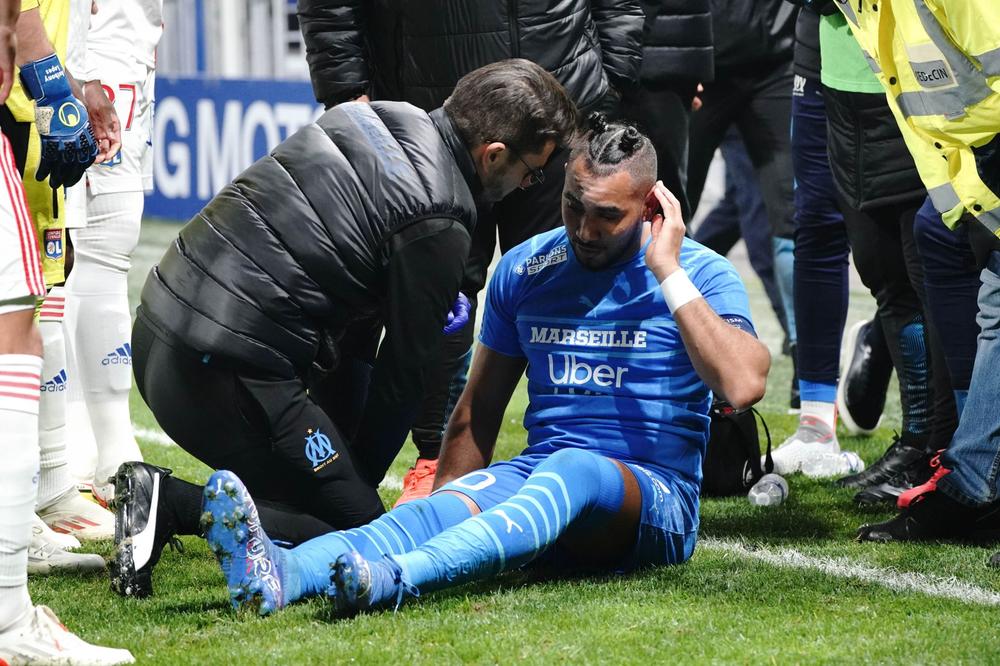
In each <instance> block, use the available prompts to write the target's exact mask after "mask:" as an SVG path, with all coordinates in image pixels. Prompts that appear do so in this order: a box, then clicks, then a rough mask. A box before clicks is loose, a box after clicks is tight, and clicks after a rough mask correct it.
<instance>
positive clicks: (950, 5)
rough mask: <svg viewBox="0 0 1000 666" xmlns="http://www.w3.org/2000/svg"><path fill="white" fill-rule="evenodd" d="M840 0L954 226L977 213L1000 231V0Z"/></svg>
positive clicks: (934, 194) (928, 182) (932, 191)
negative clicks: (988, 160)
mask: <svg viewBox="0 0 1000 666" xmlns="http://www.w3.org/2000/svg"><path fill="white" fill-rule="evenodd" d="M836 4H837V6H838V7H839V8H840V11H841V12H843V14H844V16H845V17H847V20H848V22H849V23H850V25H851V29H852V31H853V32H854V36H855V37H856V38H857V40H858V42H859V43H860V44H861V47H862V49H863V50H864V51H865V54H866V55H867V56H868V59H869V64H871V66H872V69H873V70H874V71H875V73H876V75H877V76H878V78H879V81H880V82H881V83H882V86H883V87H884V88H885V90H886V97H887V98H888V100H889V106H890V108H891V109H892V112H893V114H894V115H895V116H896V120H897V122H898V123H899V127H900V130H901V131H902V133H903V138H904V139H905V140H906V144H907V146H908V147H909V149H910V152H911V153H913V159H914V162H915V163H916V165H917V170H918V171H919V172H920V177H921V179H922V180H923V181H924V185H926V187H927V192H928V194H929V195H930V197H931V200H932V201H933V202H934V207H935V208H937V210H938V211H939V212H940V213H941V216H942V218H943V219H944V221H945V223H946V224H948V226H954V225H955V224H957V223H958V221H959V219H960V218H961V217H962V215H963V214H965V213H966V212H968V213H971V214H972V215H973V216H974V217H975V218H977V219H978V220H979V221H980V222H982V223H983V224H984V225H986V226H987V227H988V228H989V229H990V230H991V231H993V233H995V234H997V235H1000V137H998V136H997V135H998V133H1000V0H836ZM991 142H993V144H992V146H990V145H989V144H991ZM991 148H992V150H993V151H995V152H994V154H995V155H996V157H995V161H993V162H992V163H991V164H985V160H984V157H985V155H986V154H987V153H988V152H989V151H990V149H991ZM977 157H978V158H979V159H978V161H977Z"/></svg>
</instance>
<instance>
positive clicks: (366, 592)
mask: <svg viewBox="0 0 1000 666" xmlns="http://www.w3.org/2000/svg"><path fill="white" fill-rule="evenodd" d="M326 594H327V596H328V597H329V598H331V599H332V600H333V603H334V606H335V608H336V612H337V614H338V615H340V616H343V617H349V616H352V615H356V614H357V613H359V612H361V611H366V610H372V609H376V608H386V607H389V606H392V607H393V609H398V608H399V606H400V604H402V603H403V599H404V597H406V596H412V597H417V596H420V592H419V591H418V590H417V588H415V587H414V586H412V585H410V584H409V583H407V582H405V581H404V580H403V570H402V569H401V568H400V566H399V565H398V564H397V563H396V561H395V560H394V559H392V557H391V556H389V555H386V556H385V557H383V558H382V559H381V560H378V561H370V560H366V559H365V558H364V557H363V556H362V555H361V553H359V552H357V551H356V550H352V551H348V552H346V553H344V554H343V555H341V556H340V557H338V558H337V561H336V562H334V563H333V564H331V565H330V587H329V588H328V589H327V592H326Z"/></svg>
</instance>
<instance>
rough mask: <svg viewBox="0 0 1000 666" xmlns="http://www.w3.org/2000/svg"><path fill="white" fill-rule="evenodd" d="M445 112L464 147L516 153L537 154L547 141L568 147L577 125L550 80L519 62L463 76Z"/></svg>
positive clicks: (538, 69) (563, 95)
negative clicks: (499, 147) (497, 145)
mask: <svg viewBox="0 0 1000 666" xmlns="http://www.w3.org/2000/svg"><path fill="white" fill-rule="evenodd" d="M444 110H445V112H446V113H447V114H448V116H449V117H450V118H451V120H452V122H453V123H455V127H456V128H458V133H459V134H460V135H461V137H462V140H463V141H465V144H466V145H467V146H469V147H474V146H478V145H480V144H483V143H487V142H490V141H501V142H503V143H506V144H508V145H509V146H511V147H512V148H513V149H514V150H515V151H517V152H518V153H520V154H525V153H538V152H541V151H542V150H543V149H544V148H545V144H546V143H547V142H548V141H554V142H555V143H556V145H557V146H565V145H568V144H569V142H570V140H571V139H572V137H573V134H574V132H575V131H576V127H577V123H578V119H577V111H576V106H575V105H574V104H573V101H572V100H571V99H570V98H569V96H568V95H567V94H566V91H565V90H564V89H563V87H562V86H561V85H560V84H559V82H558V81H556V79H555V77H554V76H552V75H551V74H549V73H548V72H546V71H545V70H544V69H542V68H541V67H539V66H538V65H536V64H535V63H533V62H530V61H528V60H523V59H521V58H515V59H511V60H501V61H500V62H495V63H492V64H490V65H486V66H485V67H480V68H479V69H477V70H474V71H472V72H469V73H468V74H466V75H465V76H463V77H462V78H461V79H459V81H458V84H457V85H456V86H455V90H454V91H452V93H451V96H450V97H448V99H446V100H445V102H444Z"/></svg>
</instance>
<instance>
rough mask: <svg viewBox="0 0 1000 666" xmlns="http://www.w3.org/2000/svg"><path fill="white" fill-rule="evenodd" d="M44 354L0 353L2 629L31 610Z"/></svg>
mask: <svg viewBox="0 0 1000 666" xmlns="http://www.w3.org/2000/svg"><path fill="white" fill-rule="evenodd" d="M41 369H42V359H40V358H38V357H37V356H28V355H21V354H3V355H0V433H3V436H2V437H0V455H2V456H3V464H2V465H0V632H2V631H3V630H4V629H5V628H6V627H9V626H11V625H12V624H15V623H16V622H17V621H18V620H19V619H20V618H21V617H23V616H24V614H25V613H26V612H28V611H30V610H31V600H30V598H29V597H28V588H27V579H28V577H27V571H28V542H29V541H30V538H31V514H32V512H33V511H34V508H35V492H36V487H35V480H36V475H37V473H38V402H39V394H38V385H39V381H40V377H41Z"/></svg>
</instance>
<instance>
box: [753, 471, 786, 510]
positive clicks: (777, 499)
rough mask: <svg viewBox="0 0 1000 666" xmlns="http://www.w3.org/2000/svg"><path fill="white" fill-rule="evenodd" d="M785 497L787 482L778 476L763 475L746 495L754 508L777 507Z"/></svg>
mask: <svg viewBox="0 0 1000 666" xmlns="http://www.w3.org/2000/svg"><path fill="white" fill-rule="evenodd" d="M786 497H788V482H787V481H785V479H784V478H783V477H782V476H781V475H779V474H765V475H764V476H762V477H760V480H759V481H758V482H757V483H755V484H753V488H751V489H750V492H749V493H747V499H749V500H750V503H751V504H753V505H754V506H778V505H779V504H781V503H782V502H784V501H785V498H786Z"/></svg>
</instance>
